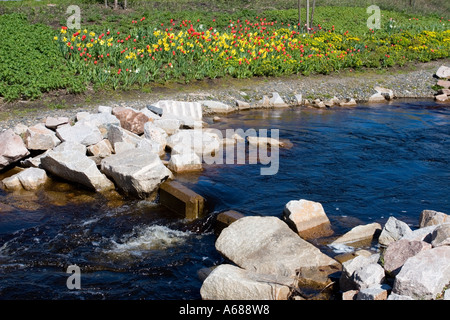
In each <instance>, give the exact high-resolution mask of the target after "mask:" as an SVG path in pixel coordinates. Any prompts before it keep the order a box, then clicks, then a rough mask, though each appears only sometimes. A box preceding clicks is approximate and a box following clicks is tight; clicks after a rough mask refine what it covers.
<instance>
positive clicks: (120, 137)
mask: <svg viewBox="0 0 450 320" xmlns="http://www.w3.org/2000/svg"><path fill="white" fill-rule="evenodd" d="M107 139H108V141H109V142H110V143H111V145H112V146H113V148H114V152H115V153H120V152H121V150H122V151H124V150H129V149H134V148H136V146H137V145H138V143H139V142H140V141H141V140H142V138H141V137H139V136H138V135H137V134H134V133H132V132H130V131H128V130H125V129H123V128H122V127H120V126H117V125H111V126H110V127H109V129H108V133H107Z"/></svg>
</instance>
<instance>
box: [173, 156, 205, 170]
mask: <svg viewBox="0 0 450 320" xmlns="http://www.w3.org/2000/svg"><path fill="white" fill-rule="evenodd" d="M167 167H168V168H169V169H170V170H172V171H174V172H187V171H198V170H202V168H203V167H202V160H201V159H200V157H199V156H198V155H197V154H196V153H194V152H192V151H191V152H189V153H182V154H173V155H171V157H170V160H169V163H168V164H167Z"/></svg>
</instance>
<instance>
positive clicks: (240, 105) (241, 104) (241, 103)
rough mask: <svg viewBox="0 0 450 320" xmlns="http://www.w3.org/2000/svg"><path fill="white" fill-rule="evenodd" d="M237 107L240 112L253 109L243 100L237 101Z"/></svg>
mask: <svg viewBox="0 0 450 320" xmlns="http://www.w3.org/2000/svg"><path fill="white" fill-rule="evenodd" d="M236 106H237V107H238V110H248V109H250V108H251V106H250V104H249V103H248V102H245V101H242V100H236Z"/></svg>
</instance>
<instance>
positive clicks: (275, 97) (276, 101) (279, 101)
mask: <svg viewBox="0 0 450 320" xmlns="http://www.w3.org/2000/svg"><path fill="white" fill-rule="evenodd" d="M269 104H270V105H271V106H272V107H277V108H278V107H288V105H287V104H286V102H284V100H283V98H281V97H280V95H279V94H278V92H272V98H270V100H269Z"/></svg>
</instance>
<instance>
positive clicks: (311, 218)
mask: <svg viewBox="0 0 450 320" xmlns="http://www.w3.org/2000/svg"><path fill="white" fill-rule="evenodd" d="M283 213H284V218H285V220H286V221H287V222H288V224H290V225H292V226H294V227H295V230H296V231H297V232H298V234H299V235H300V236H302V237H304V238H311V237H320V236H327V235H331V234H332V233H333V231H332V230H331V226H330V220H329V219H328V217H327V215H326V214H325V211H324V210H323V207H322V204H320V203H319V202H314V201H309V200H304V199H300V200H291V201H289V202H288V203H287V204H286V206H285V207H284V212H283Z"/></svg>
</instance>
